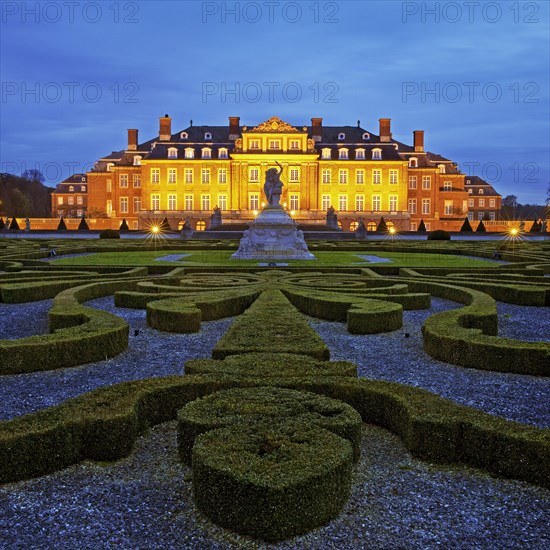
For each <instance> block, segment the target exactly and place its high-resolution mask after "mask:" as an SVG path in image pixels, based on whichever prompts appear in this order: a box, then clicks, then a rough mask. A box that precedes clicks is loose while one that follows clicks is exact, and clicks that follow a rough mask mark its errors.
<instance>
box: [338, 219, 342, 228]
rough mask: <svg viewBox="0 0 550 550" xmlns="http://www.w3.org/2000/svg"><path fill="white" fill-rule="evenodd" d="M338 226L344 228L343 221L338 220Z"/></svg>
mask: <svg viewBox="0 0 550 550" xmlns="http://www.w3.org/2000/svg"><path fill="white" fill-rule="evenodd" d="M338 227H339V228H340V229H342V222H341V221H340V220H338Z"/></svg>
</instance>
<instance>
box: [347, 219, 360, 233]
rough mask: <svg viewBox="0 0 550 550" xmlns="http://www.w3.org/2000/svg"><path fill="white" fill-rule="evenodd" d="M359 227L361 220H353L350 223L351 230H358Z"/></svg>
mask: <svg viewBox="0 0 550 550" xmlns="http://www.w3.org/2000/svg"><path fill="white" fill-rule="evenodd" d="M358 227H359V222H355V221H354V222H351V223H350V224H349V230H350V231H357V228H358Z"/></svg>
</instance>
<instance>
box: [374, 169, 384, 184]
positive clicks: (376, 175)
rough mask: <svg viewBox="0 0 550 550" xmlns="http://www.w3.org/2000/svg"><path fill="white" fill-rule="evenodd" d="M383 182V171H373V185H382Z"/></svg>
mask: <svg viewBox="0 0 550 550" xmlns="http://www.w3.org/2000/svg"><path fill="white" fill-rule="evenodd" d="M381 181H382V171H381V170H373V171H372V183H380V182H381Z"/></svg>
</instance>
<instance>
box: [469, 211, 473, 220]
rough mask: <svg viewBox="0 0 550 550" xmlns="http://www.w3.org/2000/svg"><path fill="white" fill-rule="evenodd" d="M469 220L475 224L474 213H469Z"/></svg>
mask: <svg viewBox="0 0 550 550" xmlns="http://www.w3.org/2000/svg"><path fill="white" fill-rule="evenodd" d="M468 220H469V221H471V222H473V221H474V213H473V212H468Z"/></svg>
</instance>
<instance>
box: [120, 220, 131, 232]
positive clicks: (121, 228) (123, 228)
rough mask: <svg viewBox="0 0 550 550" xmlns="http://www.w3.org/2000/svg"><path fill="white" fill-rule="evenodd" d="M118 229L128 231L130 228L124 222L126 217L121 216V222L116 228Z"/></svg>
mask: <svg viewBox="0 0 550 550" xmlns="http://www.w3.org/2000/svg"><path fill="white" fill-rule="evenodd" d="M118 230H119V231H130V228H129V227H128V223H127V222H126V218H122V223H121V224H120V227H119V228H118Z"/></svg>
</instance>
